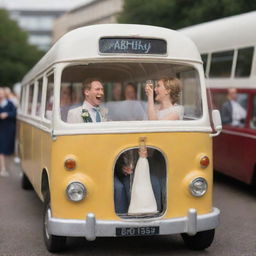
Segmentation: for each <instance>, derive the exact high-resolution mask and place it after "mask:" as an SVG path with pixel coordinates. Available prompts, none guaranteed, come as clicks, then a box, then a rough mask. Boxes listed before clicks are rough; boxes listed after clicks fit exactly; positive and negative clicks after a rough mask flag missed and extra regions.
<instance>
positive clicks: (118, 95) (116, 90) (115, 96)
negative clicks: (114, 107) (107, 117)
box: [112, 82, 123, 101]
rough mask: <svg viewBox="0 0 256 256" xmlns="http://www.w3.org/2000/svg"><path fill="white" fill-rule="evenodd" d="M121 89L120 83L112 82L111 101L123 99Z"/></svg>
mask: <svg viewBox="0 0 256 256" xmlns="http://www.w3.org/2000/svg"><path fill="white" fill-rule="evenodd" d="M122 93H123V90H122V83H120V82H114V83H113V89H112V100H113V101H120V100H122V99H123V95H122Z"/></svg>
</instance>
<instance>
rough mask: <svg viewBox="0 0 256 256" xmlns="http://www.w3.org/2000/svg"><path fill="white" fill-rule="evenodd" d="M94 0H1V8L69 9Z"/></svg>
mask: <svg viewBox="0 0 256 256" xmlns="http://www.w3.org/2000/svg"><path fill="white" fill-rule="evenodd" d="M91 1H93V0H0V8H6V9H9V10H15V9H18V10H28V9H29V10H30V9H32V10H45V9H46V10H47V9H49V8H50V9H51V10H59V9H61V10H69V9H73V8H74V7H77V6H79V5H81V4H83V3H88V2H91Z"/></svg>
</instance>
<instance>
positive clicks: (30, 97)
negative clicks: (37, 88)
mask: <svg viewBox="0 0 256 256" xmlns="http://www.w3.org/2000/svg"><path fill="white" fill-rule="evenodd" d="M28 88H29V92H28V105H27V111H26V113H27V114H28V115H31V114H32V106H33V95H34V84H30V85H29V86H28Z"/></svg>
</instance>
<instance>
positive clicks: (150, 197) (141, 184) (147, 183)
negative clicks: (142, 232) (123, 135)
mask: <svg viewBox="0 0 256 256" xmlns="http://www.w3.org/2000/svg"><path fill="white" fill-rule="evenodd" d="M154 213H157V204H156V199H155V195H154V192H153V188H152V184H151V180H150V173H149V163H148V159H147V158H145V157H139V159H138V162H137V164H136V168H135V172H134V179H133V185H132V191H131V201H130V205H129V209H128V215H138V214H139V215H140V214H154Z"/></svg>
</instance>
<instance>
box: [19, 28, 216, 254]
mask: <svg viewBox="0 0 256 256" xmlns="http://www.w3.org/2000/svg"><path fill="white" fill-rule="evenodd" d="M148 80H150V82H148V83H150V84H151V85H150V86H154V88H155V89H154V90H153V89H151V91H150V88H151V87H150V86H149V85H146V88H147V90H146V91H145V84H146V81H148ZM171 80H175V81H178V82H179V90H178V91H176V98H175V102H174V101H170V102H169V103H168V104H169V105H170V104H171V105H172V107H173V108H171V110H170V109H169V108H168V109H165V108H163V105H164V104H163V100H162V98H161V97H160V94H161V93H162V94H163V97H166V95H167V93H170V92H172V89H170V88H169V89H167V88H164V87H161V86H162V84H163V81H165V82H166V81H167V84H170V83H171V82H170V81H171ZM95 86H96V87H95ZM148 86H149V87H148ZM161 88H162V91H161ZM93 89H95V91H94V92H93V93H94V94H93V93H92V94H93V96H90V95H91V94H90V93H91V92H92V91H91V90H93ZM160 91H161V92H160ZM145 92H146V93H145ZM150 93H151V94H150ZM149 94H150V95H151V96H149ZM153 94H155V95H153ZM152 95H153V96H152ZM90 97H92V98H93V97H94V98H93V101H90V100H91V99H92V98H90ZM149 97H151V99H152V100H151V101H149ZM154 98H155V100H156V101H155V102H154ZM88 102H89V103H90V104H89V103H88ZM93 102H94V103H95V102H96V103H97V104H94V103H93ZM165 103H166V102H165ZM149 104H151V105H150V106H151V107H149ZM152 104H153V105H152ZM168 104H167V105H168ZM88 105H89V110H88V109H87V107H86V106H88ZM95 105H97V106H96V107H97V108H94V106H95ZM159 106H160V107H159ZM149 109H151V111H155V112H156V113H158V114H159V113H160V112H161V113H162V112H165V111H167V112H165V114H164V116H163V113H162V117H161V115H160V114H159V115H157V117H155V118H152V115H151V114H150V110H149ZM152 109H153V110H152ZM173 109H175V111H176V112H177V110H179V111H178V112H179V117H178V118H165V117H167V116H168V115H169V112H172V111H173ZM93 111H95V112H93ZM175 111H174V112H175ZM98 114H99V118H98V116H97V115H98ZM176 114H177V113H176ZM220 130H221V121H220V115H219V112H218V111H217V110H213V111H212V112H211V113H210V112H209V110H208V103H207V95H206V88H205V80H204V71H203V64H202V60H201V57H200V54H199V53H198V50H197V48H196V47H195V45H194V43H193V42H192V41H191V40H190V39H188V38H187V37H185V36H184V35H182V34H181V33H179V32H176V31H172V30H169V29H165V28H160V27H153V26H142V25H124V24H122V25H121V24H115V25H113V24H111V25H94V26H88V27H82V28H78V29H76V30H73V31H71V32H69V33H67V34H66V35H64V36H63V37H62V38H61V39H60V40H59V41H58V42H57V43H56V44H55V45H54V46H53V47H52V48H51V49H50V50H49V51H48V53H46V55H45V56H44V57H43V58H42V59H41V60H40V61H39V62H38V63H37V64H36V65H35V67H34V68H33V69H32V70H31V71H30V72H29V73H28V74H27V75H26V76H25V77H24V79H23V81H22V95H21V102H20V108H19V111H18V148H19V154H20V158H21V167H22V170H23V176H22V187H23V188H24V189H28V188H29V187H30V186H31V185H32V187H33V188H34V190H35V191H36V193H37V194H38V196H39V198H40V199H41V200H42V202H43V204H44V218H43V224H44V225H43V227H44V228H43V233H44V241H45V245H46V247H47V249H48V250H49V251H50V252H56V251H60V250H63V249H64V247H65V242H66V238H67V237H85V238H86V239H87V240H90V241H92V240H94V239H96V238H97V237H119V236H142V235H171V234H181V235H182V238H183V240H184V242H185V244H186V245H187V246H188V247H189V248H192V249H197V250H201V249H205V248H207V247H209V246H210V245H211V243H212V241H213V238H214V230H215V228H216V227H217V226H218V224H219V214H220V212H219V210H218V209H217V208H215V207H213V202H212V189H213V188H212V185H213V172H212V163H213V159H212V137H213V136H216V135H217V134H218V133H219V132H220ZM141 152H142V153H143V152H144V154H142V153H141ZM127 170H129V172H128V171H127Z"/></svg>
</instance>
